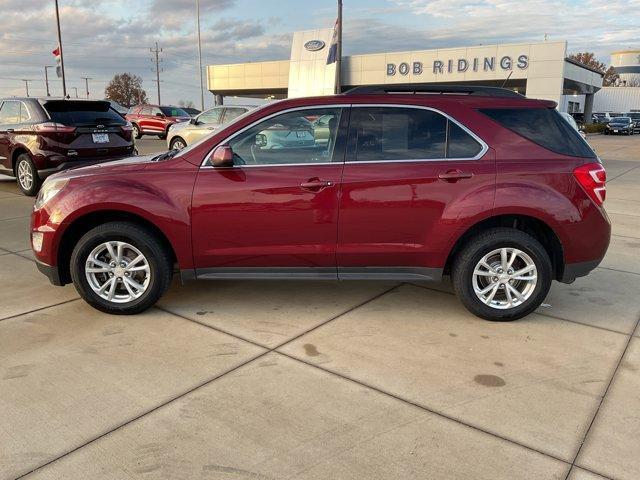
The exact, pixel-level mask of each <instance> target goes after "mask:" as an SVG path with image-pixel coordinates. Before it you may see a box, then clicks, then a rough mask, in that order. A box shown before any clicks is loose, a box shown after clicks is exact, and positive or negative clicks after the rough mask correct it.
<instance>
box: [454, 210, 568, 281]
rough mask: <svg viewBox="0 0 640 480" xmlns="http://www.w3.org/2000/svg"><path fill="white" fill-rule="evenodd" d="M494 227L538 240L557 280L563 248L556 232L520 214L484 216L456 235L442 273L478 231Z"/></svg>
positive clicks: (559, 275) (543, 223)
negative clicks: (510, 230)
mask: <svg viewBox="0 0 640 480" xmlns="http://www.w3.org/2000/svg"><path fill="white" fill-rule="evenodd" d="M494 227H507V228H514V229H516V230H520V231H522V232H525V233H527V234H529V235H531V236H532V237H534V238H535V239H536V240H538V241H539V242H540V243H541V244H542V246H543V247H544V249H545V250H546V252H547V254H548V255H549V258H550V260H551V265H552V268H553V278H554V279H556V280H559V279H561V278H562V275H563V273H564V250H563V247H562V243H561V242H560V238H559V237H558V235H557V234H556V232H555V231H554V230H553V228H551V226H549V225H548V224H547V223H546V222H544V221H543V220H541V219H539V218H536V217H533V216H530V215H522V214H500V215H494V216H491V217H488V218H485V219H483V220H481V221H479V222H477V223H475V224H474V225H472V226H471V227H469V228H468V229H467V230H466V231H465V232H464V233H463V234H462V235H460V236H459V237H458V239H457V240H456V242H455V243H454V245H453V247H452V248H451V250H450V252H449V255H448V256H447V261H446V263H445V267H444V274H445V275H447V274H450V273H451V267H452V264H453V261H454V259H455V257H456V255H457V254H458V252H459V251H460V250H461V249H462V247H464V246H465V245H466V243H467V242H468V241H469V240H470V239H471V238H472V237H473V236H474V235H477V234H478V233H480V232H482V231H484V230H487V229H489V228H494Z"/></svg>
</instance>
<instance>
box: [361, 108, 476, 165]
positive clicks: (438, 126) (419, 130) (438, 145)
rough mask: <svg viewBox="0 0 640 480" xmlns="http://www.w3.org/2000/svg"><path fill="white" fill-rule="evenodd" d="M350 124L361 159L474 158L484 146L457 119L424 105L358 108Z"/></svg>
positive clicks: (375, 160)
mask: <svg viewBox="0 0 640 480" xmlns="http://www.w3.org/2000/svg"><path fill="white" fill-rule="evenodd" d="M351 123H352V125H353V126H354V127H353V128H352V130H351V134H350V135H351V140H350V143H351V145H352V147H351V148H352V149H355V152H354V153H355V155H354V154H353V153H352V155H351V156H352V158H353V157H355V161H358V162H379V161H403V160H405V161H406V160H445V159H447V158H452V159H473V158H476V157H477V156H478V155H480V154H481V153H482V149H483V146H482V144H481V143H480V142H479V141H478V140H476V139H475V138H474V137H473V136H472V135H471V134H470V133H469V132H468V131H466V130H465V129H464V128H462V127H461V126H460V125H458V124H457V123H456V122H454V121H452V120H450V119H449V118H447V117H446V116H444V115H443V114H441V113H439V112H436V111H433V110H429V109H424V108H401V107H357V108H354V109H353V113H352V120H351ZM354 144H355V147H354V146H353V145H354Z"/></svg>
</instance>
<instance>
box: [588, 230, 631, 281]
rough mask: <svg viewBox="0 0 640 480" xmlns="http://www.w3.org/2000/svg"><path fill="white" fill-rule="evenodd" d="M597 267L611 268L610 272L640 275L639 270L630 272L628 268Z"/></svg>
mask: <svg viewBox="0 0 640 480" xmlns="http://www.w3.org/2000/svg"><path fill="white" fill-rule="evenodd" d="M638 240H640V239H638ZM596 268H601V269H603V270H609V271H610V272H618V273H627V274H629V275H640V273H638V272H630V271H628V270H618V269H617V268H610V267H596Z"/></svg>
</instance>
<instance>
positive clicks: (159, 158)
mask: <svg viewBox="0 0 640 480" xmlns="http://www.w3.org/2000/svg"><path fill="white" fill-rule="evenodd" d="M179 151H180V150H176V149H173V150H169V151H168V152H164V153H161V154H160V155H156V156H155V157H153V158H152V159H151V161H152V162H162V161H163V160H169V159H170V158H173V157H175V156H176V155H177V154H178V152H179Z"/></svg>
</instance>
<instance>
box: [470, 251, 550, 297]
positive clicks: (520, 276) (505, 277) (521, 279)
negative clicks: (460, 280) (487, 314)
mask: <svg viewBox="0 0 640 480" xmlns="http://www.w3.org/2000/svg"><path fill="white" fill-rule="evenodd" d="M537 278H538V276H537V268H536V265H535V263H534V261H533V260H532V259H531V257H530V256H529V255H527V254H526V253H525V252H523V251H522V250H519V249H517V248H511V247H503V248H498V249H496V250H493V251H491V252H489V253H488V254H486V255H485V256H484V257H482V258H481V259H480V261H479V262H478V263H477V264H476V266H475V268H474V269H473V279H472V283H473V291H474V292H475V294H476V296H477V297H478V298H479V299H480V301H481V302H482V303H484V304H485V305H488V306H489V307H492V308H496V309H499V310H507V309H510V308H515V307H518V306H520V305H522V304H523V303H525V302H526V301H527V300H528V299H529V298H530V297H531V295H532V294H533V292H534V290H535V288H536V284H537Z"/></svg>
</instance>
